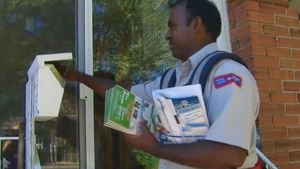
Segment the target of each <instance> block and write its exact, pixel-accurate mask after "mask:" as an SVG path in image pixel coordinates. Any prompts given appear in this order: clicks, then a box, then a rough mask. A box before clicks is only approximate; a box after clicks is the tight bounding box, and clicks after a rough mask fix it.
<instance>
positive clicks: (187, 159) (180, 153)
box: [123, 126, 247, 169]
mask: <svg viewBox="0 0 300 169" xmlns="http://www.w3.org/2000/svg"><path fill="white" fill-rule="evenodd" d="M123 136H124V138H125V140H126V141H127V142H128V144H130V145H131V146H133V147H134V148H137V149H140V150H143V151H145V152H148V153H150V154H153V155H155V156H157V157H160V158H163V159H166V160H170V161H173V162H176V163H179V164H183V165H188V166H192V167H197V168H218V169H223V168H224V169H229V168H237V167H239V166H241V165H242V164H243V162H244V160H245V158H246V156H247V151H246V150H244V149H242V148H240V147H236V146H232V145H228V144H223V143H219V142H214V141H209V140H202V141H198V142H195V143H191V144H180V145H179V144H170V145H163V144H159V143H158V142H157V141H156V139H155V138H154V137H153V135H152V134H151V133H150V132H149V131H148V130H147V129H146V127H145V126H144V127H143V129H142V134H141V135H139V136H133V135H128V134H123Z"/></svg>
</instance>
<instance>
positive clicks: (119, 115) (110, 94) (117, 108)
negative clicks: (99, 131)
mask: <svg viewBox="0 0 300 169" xmlns="http://www.w3.org/2000/svg"><path fill="white" fill-rule="evenodd" d="M153 109H154V108H153V104H151V103H150V102H148V101H146V100H143V99H141V98H140V97H138V96H136V95H134V94H133V93H131V92H129V91H128V90H126V89H124V88H122V87H120V86H118V85H116V86H114V87H113V88H111V89H110V90H108V91H107V92H106V94H105V108H104V125H105V126H107V127H110V128H113V129H115V130H118V131H122V132H125V133H128V134H137V133H138V130H139V123H140V122H141V120H142V119H144V120H147V121H150V118H151V116H152V113H153ZM151 126H152V128H153V125H151ZM153 130H154V129H153Z"/></svg>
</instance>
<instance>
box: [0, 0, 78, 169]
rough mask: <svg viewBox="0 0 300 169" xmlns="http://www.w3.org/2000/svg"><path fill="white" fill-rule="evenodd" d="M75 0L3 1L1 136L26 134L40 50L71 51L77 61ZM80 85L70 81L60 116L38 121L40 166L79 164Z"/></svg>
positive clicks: (0, 32) (0, 26) (0, 20)
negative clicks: (29, 91)
mask: <svg viewBox="0 0 300 169" xmlns="http://www.w3.org/2000/svg"><path fill="white" fill-rule="evenodd" d="M75 3H76V1H75V0H51V1H40V0H1V1H0V59H1V62H0V68H1V71H0V81H1V84H0V105H1V107H0V136H6V137H7V136H19V135H20V134H22V133H23V134H24V130H22V129H21V127H22V126H23V124H22V123H23V121H24V104H25V97H24V96H25V83H26V81H27V74H26V73H27V70H28V68H29V66H30V65H31V63H32V61H33V59H34V57H35V56H36V55H38V54H47V53H61V52H72V53H73V57H74V61H75V63H73V65H76V64H77V63H76V60H77V59H76V56H75ZM77 91H78V89H77V85H76V84H68V85H67V86H66V89H65V96H64V98H63V102H62V107H61V110H60V113H59V116H58V117H57V118H55V119H52V120H49V121H45V122H37V123H36V126H35V127H36V143H37V145H36V146H37V148H38V154H39V157H40V162H41V165H42V168H78V167H79V148H78V147H79V146H78V145H79V144H78V131H79V130H78V125H77V124H78V123H77V121H78V110H77V109H78V108H77V107H78V103H77V99H76V93H77ZM23 153H24V152H23Z"/></svg>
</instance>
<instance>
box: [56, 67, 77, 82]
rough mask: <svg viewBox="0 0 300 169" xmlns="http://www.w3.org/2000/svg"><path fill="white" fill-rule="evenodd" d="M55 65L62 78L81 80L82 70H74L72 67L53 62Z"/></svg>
mask: <svg viewBox="0 0 300 169" xmlns="http://www.w3.org/2000/svg"><path fill="white" fill-rule="evenodd" d="M55 67H56V69H57V71H58V72H59V74H60V75H61V76H62V77H63V78H64V79H67V80H70V81H78V82H80V81H81V76H82V72H79V71H76V70H74V69H73V68H68V67H66V66H62V65H59V64H55Z"/></svg>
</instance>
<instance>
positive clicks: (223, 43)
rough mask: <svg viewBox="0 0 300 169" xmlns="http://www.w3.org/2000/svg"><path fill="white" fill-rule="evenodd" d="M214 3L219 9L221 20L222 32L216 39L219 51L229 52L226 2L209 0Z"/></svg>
mask: <svg viewBox="0 0 300 169" xmlns="http://www.w3.org/2000/svg"><path fill="white" fill-rule="evenodd" d="M210 1H212V2H214V3H215V4H216V6H217V8H218V9H219V12H220V14H221V19H222V31H221V34H220V36H219V37H218V39H217V44H218V47H219V49H220V50H224V51H227V52H231V51H232V49H231V41H230V28H229V19H228V12H227V2H226V0H210Z"/></svg>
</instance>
